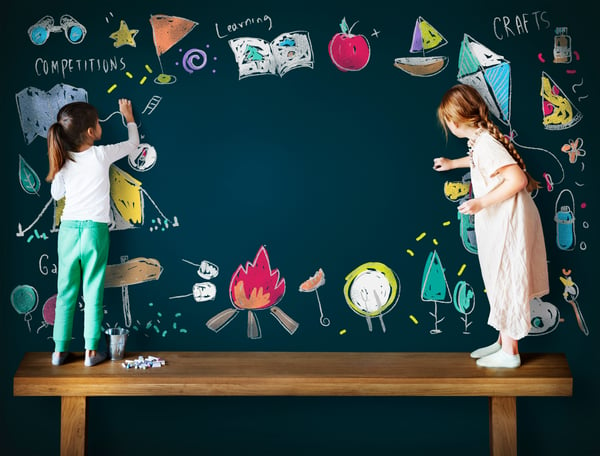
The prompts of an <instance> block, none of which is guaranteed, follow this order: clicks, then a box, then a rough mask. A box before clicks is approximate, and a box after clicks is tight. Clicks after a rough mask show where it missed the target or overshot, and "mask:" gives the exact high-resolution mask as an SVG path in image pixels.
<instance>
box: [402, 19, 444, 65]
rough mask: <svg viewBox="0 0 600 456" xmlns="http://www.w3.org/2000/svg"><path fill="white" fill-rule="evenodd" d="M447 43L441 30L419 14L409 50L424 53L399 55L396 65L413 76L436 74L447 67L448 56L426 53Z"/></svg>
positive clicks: (413, 52) (414, 52)
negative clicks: (409, 55)
mask: <svg viewBox="0 0 600 456" xmlns="http://www.w3.org/2000/svg"><path fill="white" fill-rule="evenodd" d="M447 43H448V41H447V40H446V38H444V37H443V35H442V34H441V33H440V32H438V31H437V30H436V29H435V28H434V27H433V26H432V25H431V24H430V23H429V22H427V21H426V20H425V19H423V18H422V17H421V16H419V17H418V18H417V21H416V23H415V28H414V30H413V37H412V44H411V46H410V51H409V52H410V53H412V54H416V53H422V54H423V55H422V56H419V57H416V56H413V57H399V58H397V59H395V60H394V66H395V67H396V68H399V69H401V70H402V71H404V72H406V73H408V74H410V75H411V76H421V77H427V76H433V75H436V74H438V73H440V72H441V71H443V70H444V69H445V68H446V66H447V65H448V57H447V56H445V55H442V56H430V57H428V56H426V54H427V53H428V52H432V51H434V50H436V49H438V48H440V47H442V46H444V45H446V44H447Z"/></svg>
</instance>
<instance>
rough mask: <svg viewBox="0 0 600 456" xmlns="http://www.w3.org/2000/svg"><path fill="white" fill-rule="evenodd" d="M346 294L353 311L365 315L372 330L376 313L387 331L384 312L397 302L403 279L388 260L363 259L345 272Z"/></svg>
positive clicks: (382, 326) (383, 329) (382, 328)
mask: <svg viewBox="0 0 600 456" xmlns="http://www.w3.org/2000/svg"><path fill="white" fill-rule="evenodd" d="M344 297H345V298H346V303H347V304H348V306H350V308H351V309H352V310H353V311H354V312H356V313H357V314H358V315H362V316H363V317H365V320H366V321H367V326H368V328H369V331H373V324H372V322H371V318H374V317H376V318H378V319H379V323H380V324H381V330H382V331H383V332H385V329H386V328H385V323H384V322H383V315H384V314H386V313H388V312H389V311H390V310H392V309H393V308H394V306H395V305H396V303H397V302H398V298H399V297H400V281H399V280H398V277H397V276H396V274H395V273H394V271H392V270H391V269H390V268H389V267H387V266H386V265H385V264H383V263H378V262H369V263H364V264H362V265H360V266H358V267H357V268H356V269H354V270H353V271H352V272H350V273H349V274H348V275H347V276H346V283H345V285H344Z"/></svg>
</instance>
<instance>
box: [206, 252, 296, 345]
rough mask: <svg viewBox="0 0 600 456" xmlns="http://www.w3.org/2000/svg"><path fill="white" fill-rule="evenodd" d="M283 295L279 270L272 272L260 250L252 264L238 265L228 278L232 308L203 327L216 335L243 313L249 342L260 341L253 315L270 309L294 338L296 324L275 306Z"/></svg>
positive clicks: (257, 323)
mask: <svg viewBox="0 0 600 456" xmlns="http://www.w3.org/2000/svg"><path fill="white" fill-rule="evenodd" d="M284 294H285V279H280V274H279V270H278V269H271V264H270V261H269V255H268V254H267V249H266V248H265V247H264V246H261V248H260V249H259V250H258V253H257V254H256V257H255V258H254V261H253V262H247V263H246V267H243V266H242V265H241V264H240V265H239V266H238V268H237V269H236V270H235V272H234V273H233V276H232V277H231V282H230V284H229V299H230V300H231V303H232V304H233V307H232V308H229V309H225V310H223V311H221V312H219V313H218V314H217V315H215V316H214V317H212V318H211V319H210V320H208V321H207V322H206V326H207V327H208V328H209V329H211V330H213V331H214V332H219V331H220V330H221V329H223V327H225V326H226V325H227V324H228V323H230V322H231V321H232V320H233V319H234V318H235V317H236V316H237V315H238V314H239V313H240V312H241V311H243V310H246V311H248V326H247V335H248V338H249V339H260V338H261V337H262V333H261V329H260V323H259V321H258V319H257V317H256V315H255V312H258V311H262V310H266V309H269V310H270V314H271V315H272V316H273V317H274V318H275V319H276V320H277V321H278V322H279V323H280V324H281V325H282V326H283V327H284V328H285V329H286V330H287V332H288V333H290V334H294V332H296V330H297V329H298V326H299V324H298V323H297V322H296V321H295V320H293V319H292V318H291V317H290V316H289V315H287V314H286V313H285V312H284V311H283V310H282V309H281V308H280V307H278V306H277V304H278V303H279V302H280V301H281V300H282V299H283V295H284Z"/></svg>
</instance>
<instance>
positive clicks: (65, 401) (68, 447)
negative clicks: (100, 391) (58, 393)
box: [60, 396, 87, 456]
mask: <svg viewBox="0 0 600 456" xmlns="http://www.w3.org/2000/svg"><path fill="white" fill-rule="evenodd" d="M86 418H87V397H85V396H62V397H61V407H60V454H61V456H84V455H85V438H86V427H87V421H86Z"/></svg>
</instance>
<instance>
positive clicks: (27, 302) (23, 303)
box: [10, 285, 38, 332]
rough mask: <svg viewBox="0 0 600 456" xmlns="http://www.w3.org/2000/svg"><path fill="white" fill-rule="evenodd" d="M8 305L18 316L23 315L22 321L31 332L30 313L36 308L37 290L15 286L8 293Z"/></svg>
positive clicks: (25, 286) (28, 286) (26, 286)
mask: <svg viewBox="0 0 600 456" xmlns="http://www.w3.org/2000/svg"><path fill="white" fill-rule="evenodd" d="M10 303H11V304H12V306H13V309H15V311H16V312H17V313H18V314H19V315H24V317H23V320H24V321H25V323H27V328H28V329H29V332H31V324H30V322H31V319H32V317H31V313H32V312H33V311H34V310H35V309H36V308H37V306H38V292H37V290H36V289H35V288H33V287H32V286H31V285H17V286H16V287H15V288H14V289H13V291H12V292H11V293H10Z"/></svg>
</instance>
